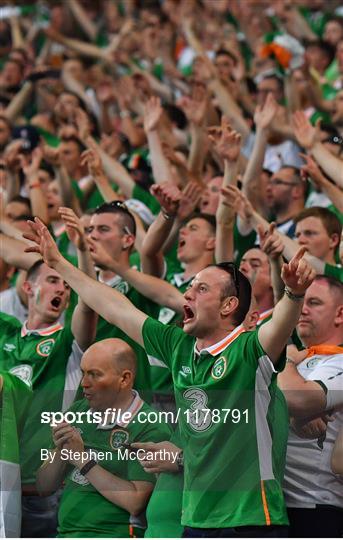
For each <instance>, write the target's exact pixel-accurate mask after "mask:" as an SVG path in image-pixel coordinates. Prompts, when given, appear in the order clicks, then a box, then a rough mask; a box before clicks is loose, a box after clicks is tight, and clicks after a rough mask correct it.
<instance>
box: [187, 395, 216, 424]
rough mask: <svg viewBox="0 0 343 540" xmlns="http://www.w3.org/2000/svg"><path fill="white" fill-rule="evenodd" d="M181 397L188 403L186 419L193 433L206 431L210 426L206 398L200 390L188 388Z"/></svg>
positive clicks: (210, 420) (210, 419)
mask: <svg viewBox="0 0 343 540" xmlns="http://www.w3.org/2000/svg"><path fill="white" fill-rule="evenodd" d="M183 397H184V398H185V399H186V400H187V401H190V402H191V404H190V406H189V409H188V411H186V418H187V422H188V423H189V425H190V426H191V427H192V428H193V429H194V431H206V430H207V429H208V428H210V427H211V425H212V418H211V414H210V413H211V411H210V410H209V408H208V407H207V403H208V396H207V394H206V392H204V390H201V389H200V388H189V389H188V390H186V391H185V392H184V393H183Z"/></svg>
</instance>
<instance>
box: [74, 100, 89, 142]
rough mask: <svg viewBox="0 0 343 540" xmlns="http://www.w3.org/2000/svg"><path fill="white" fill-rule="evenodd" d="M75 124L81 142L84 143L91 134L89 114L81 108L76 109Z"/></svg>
mask: <svg viewBox="0 0 343 540" xmlns="http://www.w3.org/2000/svg"><path fill="white" fill-rule="evenodd" d="M74 123H75V125H76V128H77V131H78V135H79V137H80V139H81V141H84V140H85V139H86V138H87V137H88V136H89V134H90V131H91V126H90V122H89V118H88V115H87V113H85V111H84V110H82V109H81V108H80V107H77V108H76V109H75V112H74Z"/></svg>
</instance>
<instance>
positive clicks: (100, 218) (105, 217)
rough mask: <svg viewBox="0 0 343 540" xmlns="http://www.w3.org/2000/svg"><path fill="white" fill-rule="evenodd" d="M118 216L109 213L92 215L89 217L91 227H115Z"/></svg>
mask: <svg viewBox="0 0 343 540" xmlns="http://www.w3.org/2000/svg"><path fill="white" fill-rule="evenodd" d="M118 218H119V215H118V214H112V213H111V212H103V213H102V214H93V215H92V217H91V225H98V226H99V225H102V224H103V225H117V224H118Z"/></svg>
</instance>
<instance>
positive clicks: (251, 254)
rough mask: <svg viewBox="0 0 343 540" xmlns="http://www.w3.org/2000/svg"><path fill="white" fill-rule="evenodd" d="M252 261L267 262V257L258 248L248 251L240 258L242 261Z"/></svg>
mask: <svg viewBox="0 0 343 540" xmlns="http://www.w3.org/2000/svg"><path fill="white" fill-rule="evenodd" d="M252 259H257V260H259V261H261V262H268V257H267V255H266V254H265V253H264V252H263V251H262V249H259V248H252V249H248V251H246V252H245V253H244V255H243V257H242V261H250V260H252Z"/></svg>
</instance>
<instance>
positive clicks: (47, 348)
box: [36, 338, 55, 357]
mask: <svg viewBox="0 0 343 540" xmlns="http://www.w3.org/2000/svg"><path fill="white" fill-rule="evenodd" d="M54 343H55V340H54V339H52V338H49V339H44V340H43V341H41V342H40V343H38V345H37V347H36V351H37V353H38V354H39V356H45V357H46V356H49V354H50V353H51V349H52V348H53V346H54Z"/></svg>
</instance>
